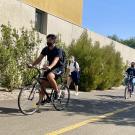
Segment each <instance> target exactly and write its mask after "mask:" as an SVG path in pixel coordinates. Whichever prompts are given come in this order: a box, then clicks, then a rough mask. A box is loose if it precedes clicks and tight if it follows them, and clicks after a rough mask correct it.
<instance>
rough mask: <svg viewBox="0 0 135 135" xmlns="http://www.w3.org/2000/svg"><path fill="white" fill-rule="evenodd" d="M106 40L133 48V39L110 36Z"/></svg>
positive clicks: (134, 39)
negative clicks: (109, 39)
mask: <svg viewBox="0 0 135 135" xmlns="http://www.w3.org/2000/svg"><path fill="white" fill-rule="evenodd" d="M108 38H111V39H112V40H114V41H117V42H119V43H122V44H124V45H126V46H129V47H131V48H135V37H133V38H129V39H120V38H119V37H118V36H117V35H112V36H108Z"/></svg>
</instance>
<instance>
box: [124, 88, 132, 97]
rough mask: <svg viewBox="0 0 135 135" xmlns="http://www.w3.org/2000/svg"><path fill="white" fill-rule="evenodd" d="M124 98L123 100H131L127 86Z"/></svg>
mask: <svg viewBox="0 0 135 135" xmlns="http://www.w3.org/2000/svg"><path fill="white" fill-rule="evenodd" d="M124 98H125V99H129V98H131V90H130V89H129V87H128V86H126V88H125V92H124Z"/></svg>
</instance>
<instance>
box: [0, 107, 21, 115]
mask: <svg viewBox="0 0 135 135" xmlns="http://www.w3.org/2000/svg"><path fill="white" fill-rule="evenodd" d="M18 113H19V110H18V109H16V108H7V107H0V117H3V115H2V116H1V114H6V116H7V115H8V116H9V115H14V116H19V114H18Z"/></svg>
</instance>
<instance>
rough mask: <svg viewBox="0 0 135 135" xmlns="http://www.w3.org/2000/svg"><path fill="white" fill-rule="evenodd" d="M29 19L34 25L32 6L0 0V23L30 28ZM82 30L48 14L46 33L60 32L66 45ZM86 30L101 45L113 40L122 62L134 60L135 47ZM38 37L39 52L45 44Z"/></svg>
mask: <svg viewBox="0 0 135 135" xmlns="http://www.w3.org/2000/svg"><path fill="white" fill-rule="evenodd" d="M31 21H32V22H33V25H34V23H35V8H34V7H31V6H28V5H26V4H24V3H22V2H21V0H9V1H7V0H0V25H1V24H8V22H10V24H11V25H12V26H13V27H15V28H18V29H19V28H21V27H25V28H27V29H30V28H31V23H30V22H31ZM83 30H84V29H83V28H82V27H79V26H77V25H74V24H72V23H69V22H67V21H64V20H62V19H60V18H57V17H55V16H53V15H50V14H48V20H47V34H49V33H55V34H61V38H62V40H63V42H65V43H66V44H67V45H69V44H70V43H71V41H72V40H73V39H74V40H77V39H78V38H79V37H80V35H81V34H82V32H83ZM87 31H88V35H89V37H90V38H91V39H92V41H93V42H95V41H99V42H100V45H101V46H105V45H109V44H111V43H112V42H113V43H114V47H115V49H116V50H117V51H119V52H120V53H121V56H122V58H123V61H124V62H126V61H129V62H131V61H135V49H132V48H130V47H127V46H125V45H123V44H120V43H118V42H115V41H113V40H111V39H109V38H107V37H105V36H102V35H100V34H97V33H95V32H91V31H89V30H87ZM39 34H40V33H39ZM40 37H41V38H42V43H41V44H40V45H39V52H40V51H41V50H42V48H43V47H44V46H45V41H46V40H45V38H46V35H43V34H40Z"/></svg>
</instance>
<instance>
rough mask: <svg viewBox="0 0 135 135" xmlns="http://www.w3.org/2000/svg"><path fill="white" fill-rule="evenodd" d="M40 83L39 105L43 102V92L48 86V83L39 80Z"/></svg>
mask: <svg viewBox="0 0 135 135" xmlns="http://www.w3.org/2000/svg"><path fill="white" fill-rule="evenodd" d="M40 82H41V91H40V93H39V103H41V101H42V100H43V98H44V96H45V91H46V87H47V84H48V81H46V80H41V81H40Z"/></svg>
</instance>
